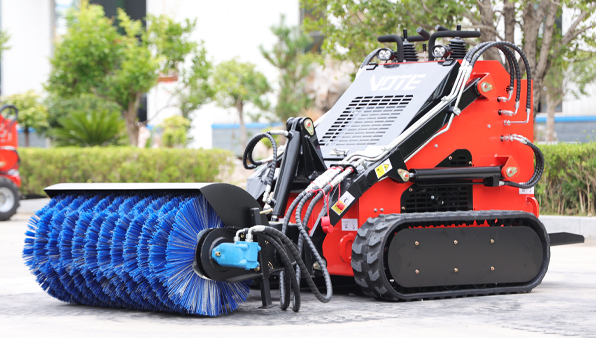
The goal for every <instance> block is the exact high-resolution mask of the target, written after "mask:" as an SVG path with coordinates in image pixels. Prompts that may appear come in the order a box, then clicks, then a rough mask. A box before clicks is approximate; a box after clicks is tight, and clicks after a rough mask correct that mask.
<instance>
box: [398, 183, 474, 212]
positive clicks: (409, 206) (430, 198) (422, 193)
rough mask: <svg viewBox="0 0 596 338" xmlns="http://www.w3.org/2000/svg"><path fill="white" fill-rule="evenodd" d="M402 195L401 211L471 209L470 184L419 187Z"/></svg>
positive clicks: (414, 186)
mask: <svg viewBox="0 0 596 338" xmlns="http://www.w3.org/2000/svg"><path fill="white" fill-rule="evenodd" d="M411 188H412V189H413V191H412V192H409V191H408V190H406V193H405V194H404V196H403V197H402V206H404V207H405V210H403V212H407V213H410V212H429V211H467V210H471V209H472V187H471V186H441V187H419V186H416V185H413V186H412V187H411Z"/></svg>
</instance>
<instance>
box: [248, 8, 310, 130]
mask: <svg viewBox="0 0 596 338" xmlns="http://www.w3.org/2000/svg"><path fill="white" fill-rule="evenodd" d="M271 32H272V33H273V34H274V35H275V36H276V37H277V43H276V44H275V45H273V46H272V48H271V49H270V50H267V49H265V48H264V47H263V46H260V47H259V48H260V50H261V53H262V54H263V57H265V59H267V61H269V63H271V64H272V65H273V66H274V67H276V68H277V69H278V70H279V72H280V76H279V94H278V96H277V105H276V106H275V108H274V110H273V112H274V114H275V117H276V119H277V120H280V121H281V122H285V121H286V120H287V119H288V118H290V117H292V116H300V115H302V114H303V112H304V110H306V109H308V108H310V107H312V104H313V100H312V99H311V98H309V97H308V95H307V93H306V89H305V78H306V77H307V76H308V75H309V73H310V72H311V71H312V70H313V67H314V66H315V65H316V64H317V63H316V62H317V59H318V57H317V55H315V54H312V53H305V52H304V51H305V50H306V48H307V47H308V46H310V45H311V44H312V39H311V38H310V36H308V35H307V34H305V33H304V32H303V31H301V30H300V29H299V28H298V27H289V26H287V25H286V23H285V17H284V16H283V15H282V16H281V18H280V22H279V24H278V25H276V26H273V27H271Z"/></svg>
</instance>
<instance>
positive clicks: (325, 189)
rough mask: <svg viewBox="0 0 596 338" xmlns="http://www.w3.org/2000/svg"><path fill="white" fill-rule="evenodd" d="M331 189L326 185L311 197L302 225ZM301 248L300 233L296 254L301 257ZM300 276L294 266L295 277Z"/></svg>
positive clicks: (302, 243) (301, 239)
mask: <svg viewBox="0 0 596 338" xmlns="http://www.w3.org/2000/svg"><path fill="white" fill-rule="evenodd" d="M331 189H332V187H331V185H326V186H325V187H323V191H319V192H317V194H316V195H315V197H313V199H312V200H311V201H310V204H309V205H308V208H307V209H306V214H304V218H303V219H302V224H306V223H308V220H309V219H310V215H311V214H312V211H313V209H314V207H315V205H317V203H318V202H319V201H320V200H321V198H323V196H325V194H327V193H329V192H330V191H331ZM303 246H304V237H303V236H302V233H300V235H299V236H298V252H299V253H300V255H302V248H303ZM319 264H320V263H319ZM300 274H301V272H300V267H299V266H296V275H298V276H300ZM298 286H300V280H298Z"/></svg>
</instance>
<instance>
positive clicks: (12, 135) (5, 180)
mask: <svg viewBox="0 0 596 338" xmlns="http://www.w3.org/2000/svg"><path fill="white" fill-rule="evenodd" d="M17 116H18V109H17V108H16V107H15V106H13V105H9V104H5V105H3V106H2V107H0V221H7V220H9V219H10V217H12V215H14V214H15V213H16V212H17V208H18V207H19V188H20V187H21V177H20V176H19V162H20V159H19V154H18V153H17V146H18V134H17Z"/></svg>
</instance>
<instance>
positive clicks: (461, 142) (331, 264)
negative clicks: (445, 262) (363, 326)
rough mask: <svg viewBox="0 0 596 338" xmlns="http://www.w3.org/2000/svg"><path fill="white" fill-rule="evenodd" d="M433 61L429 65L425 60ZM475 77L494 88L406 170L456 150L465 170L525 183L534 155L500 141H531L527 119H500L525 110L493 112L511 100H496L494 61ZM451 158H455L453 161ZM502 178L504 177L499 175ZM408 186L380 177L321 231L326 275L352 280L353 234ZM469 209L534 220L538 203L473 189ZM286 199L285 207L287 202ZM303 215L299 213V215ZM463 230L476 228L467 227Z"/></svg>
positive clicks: (394, 206) (498, 70)
mask: <svg viewBox="0 0 596 338" xmlns="http://www.w3.org/2000/svg"><path fill="white" fill-rule="evenodd" d="M431 62H434V61H431ZM477 78H480V79H481V81H480V82H478V86H479V87H480V86H481V85H483V84H485V83H486V84H485V85H484V86H485V87H491V88H494V89H492V90H489V91H487V92H486V93H485V92H483V91H482V89H481V88H479V92H480V93H482V96H481V98H479V99H477V100H476V101H474V102H473V103H472V104H470V105H469V106H468V107H467V108H466V109H464V110H463V111H462V112H461V114H460V115H459V116H458V117H456V118H454V120H453V124H452V125H451V128H450V129H449V130H448V131H447V132H446V133H444V134H442V135H439V136H438V137H436V138H435V139H434V140H433V141H432V142H431V143H430V144H428V145H427V146H425V147H424V148H422V150H421V151H420V152H419V153H418V154H416V155H415V156H414V157H413V158H412V159H411V160H410V161H408V163H407V164H408V167H410V168H435V167H437V165H438V164H439V163H441V162H442V161H444V160H446V159H449V156H450V154H452V153H453V152H454V151H456V150H458V149H467V150H469V151H470V153H471V155H472V158H473V161H472V163H471V164H469V165H471V166H484V167H486V166H504V167H503V171H506V170H507V169H508V168H511V170H510V173H513V174H512V175H511V176H509V179H511V180H514V181H518V182H520V181H521V182H524V181H527V180H529V179H530V177H531V176H532V173H533V172H534V157H533V153H532V149H530V148H529V147H526V146H524V145H522V144H519V143H512V142H502V141H501V139H500V137H501V136H502V135H505V134H518V135H523V136H525V137H527V138H528V139H530V140H532V135H533V123H532V121H533V118H532V116H530V119H529V120H530V122H529V123H527V124H512V125H509V126H506V125H505V123H504V121H505V120H512V121H516V120H521V121H525V119H526V116H525V111H524V109H520V112H519V113H518V114H517V115H515V116H502V115H499V113H498V112H499V110H504V109H505V110H512V111H513V110H514V109H515V108H514V101H513V100H510V101H509V102H504V103H503V102H498V100H497V97H506V96H507V95H508V93H507V92H506V88H507V86H508V85H509V74H508V73H507V71H506V70H505V69H504V68H503V66H502V65H501V64H500V63H499V62H498V61H478V63H477V64H476V66H475V67H474V72H473V73H472V75H471V77H470V81H469V82H472V81H473V80H475V79H477ZM526 86H527V84H526V81H525V80H522V84H521V86H520V87H521V95H520V97H521V102H520V106H521V107H525V104H526V99H525V98H526ZM453 160H457V159H453ZM503 176H504V177H507V174H504V175H503ZM411 186H412V183H409V182H408V183H398V182H395V181H393V180H391V179H384V180H382V181H381V182H379V183H377V184H375V185H374V186H373V187H371V188H370V189H369V190H368V191H366V192H365V193H364V195H362V197H360V199H359V200H357V201H356V202H354V205H353V206H352V207H351V208H350V209H349V210H348V211H347V212H346V214H345V215H344V216H343V217H342V219H341V221H340V222H339V223H338V224H336V225H335V227H334V228H333V231H331V232H327V235H326V237H325V241H324V242H323V255H324V257H325V259H326V260H327V269H328V271H329V273H330V274H332V275H341V276H353V270H352V267H351V265H350V263H351V255H352V243H353V242H354V239H355V238H356V231H357V230H358V228H359V227H360V226H362V225H363V224H364V223H365V222H366V220H367V219H369V218H374V217H378V216H379V215H380V214H399V213H402V208H405V206H403V205H402V203H401V196H402V194H403V193H404V192H405V191H406V190H408V189H409V188H410V187H411ZM472 196H473V206H474V207H473V210H474V211H477V210H518V211H525V212H529V213H533V214H535V215H536V217H538V215H539V208H538V203H537V202H536V200H535V198H534V193H533V189H530V190H527V191H526V190H523V189H518V188H514V187H509V186H501V187H486V186H483V185H480V184H479V185H474V186H473V195H472ZM294 197H295V195H294V196H292V197H291V200H290V203H291V202H292V200H293V198H294ZM322 207H323V201H320V202H319V203H318V205H317V206H316V207H315V208H314V212H313V214H314V215H318V214H319V212H320V210H321V208H322ZM303 216H304V215H303ZM316 221H317V219H316V217H311V219H310V221H309V223H308V228H309V229H312V228H313V227H314V226H315V222H316ZM466 226H482V224H480V225H478V224H473V225H466Z"/></svg>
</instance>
